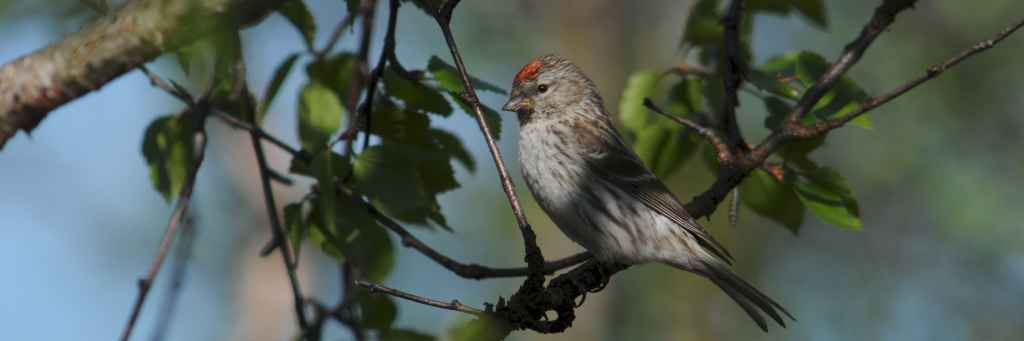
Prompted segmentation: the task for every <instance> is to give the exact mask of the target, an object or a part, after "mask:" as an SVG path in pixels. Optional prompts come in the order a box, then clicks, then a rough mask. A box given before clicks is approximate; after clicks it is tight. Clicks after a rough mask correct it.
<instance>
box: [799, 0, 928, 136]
mask: <svg viewBox="0 0 1024 341" xmlns="http://www.w3.org/2000/svg"><path fill="white" fill-rule="evenodd" d="M916 2H917V0H884V1H883V2H882V4H881V5H878V7H877V8H875V14H874V15H872V16H871V20H870V21H869V22H868V23H867V25H864V28H863V29H861V31H860V35H859V36H857V38H856V39H854V40H853V41H852V42H850V43H849V44H847V45H846V47H845V48H844V49H843V54H842V55H840V56H839V59H838V60H836V62H835V63H833V64H832V67H830V68H829V69H828V70H827V71H825V73H824V74H822V75H821V78H819V79H818V81H817V82H815V83H814V86H812V87H811V88H810V89H807V92H806V93H804V95H803V97H801V98H800V100H799V101H798V102H797V104H796V106H795V107H793V110H792V111H790V113H789V115H787V116H786V122H787V124H796V123H797V121H798V120H799V119H800V118H801V117H803V116H804V115H807V113H808V112H810V111H811V109H812V108H814V105H816V104H818V101H820V100H821V97H822V96H825V93H827V92H828V91H829V90H832V87H833V86H835V83H836V81H838V80H839V78H840V77H842V76H843V74H845V73H846V71H848V70H850V68H851V67H853V65H854V64H857V62H858V61H860V57H861V56H863V55H864V51H867V49H868V47H870V46H871V43H873V42H874V41H875V38H878V36H880V35H881V34H882V33H883V32H885V30H886V29H888V28H889V26H890V25H892V23H893V22H894V21H895V20H896V15H897V14H899V13H900V12H902V11H904V10H907V9H909V8H911V7H913V6H914V4H915V3H916Z"/></svg>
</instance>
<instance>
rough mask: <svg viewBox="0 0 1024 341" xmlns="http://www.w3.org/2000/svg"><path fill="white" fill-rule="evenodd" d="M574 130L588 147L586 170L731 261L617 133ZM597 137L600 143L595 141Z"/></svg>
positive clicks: (728, 261)
mask: <svg viewBox="0 0 1024 341" xmlns="http://www.w3.org/2000/svg"><path fill="white" fill-rule="evenodd" d="M610 129H614V128H610ZM576 133H577V134H580V135H577V138H579V139H580V140H581V142H585V143H583V144H584V145H585V146H587V147H588V148H585V150H586V152H585V153H584V159H586V161H587V166H588V168H589V169H590V171H592V172H593V173H594V174H598V175H599V176H600V178H601V179H602V180H604V181H607V182H608V183H610V184H612V185H613V186H615V187H617V188H619V189H621V190H622V191H623V192H626V193H629V195H630V196H632V197H633V198H635V199H637V200H639V201H640V202H642V203H644V205H645V206H647V207H648V208H650V209H652V210H654V211H655V212H658V214H661V215H662V216H664V217H666V218H668V219H669V220H671V221H672V222H674V223H676V225H679V226H680V227H682V228H683V229H684V230H686V232H687V233H689V234H690V235H691V236H693V238H695V239H696V240H697V242H698V244H700V245H701V246H703V247H704V248H705V249H706V250H708V251H710V252H711V253H712V254H714V255H715V256H717V257H718V258H720V259H722V260H723V261H725V262H726V263H729V264H732V255H730V254H729V251H726V249H725V247H723V246H722V245H721V244H719V243H718V242H717V241H715V239H714V238H713V237H712V236H711V235H710V234H708V232H707V231H706V230H704V228H703V227H701V226H700V225H699V224H697V222H696V221H695V220H694V219H693V217H691V216H690V214H689V213H687V212H686V210H685V209H684V208H683V205H682V204H680V203H679V200H678V199H676V197H675V195H672V192H671V191H669V189H668V187H666V186H665V184H663V183H662V182H661V180H658V178H657V177H655V176H654V174H653V173H651V171H650V170H648V169H647V167H646V166H645V165H644V163H643V161H641V160H640V158H639V157H638V156H637V155H636V153H634V152H633V151H632V150H631V149H629V147H626V146H625V144H623V143H622V141H621V140H620V139H619V138H618V133H617V132H615V131H614V130H610V131H608V133H610V134H599V133H598V132H597V131H592V130H587V129H577V130H576ZM588 135H589V136H588ZM607 136H611V138H610V139H609V138H607ZM586 140H590V141H586ZM599 140H603V141H601V142H604V143H597V142H598V141H599ZM602 149H603V150H602Z"/></svg>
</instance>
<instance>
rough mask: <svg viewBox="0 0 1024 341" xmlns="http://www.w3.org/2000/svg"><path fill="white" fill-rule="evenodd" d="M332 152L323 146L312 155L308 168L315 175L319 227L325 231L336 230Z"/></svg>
mask: <svg viewBox="0 0 1024 341" xmlns="http://www.w3.org/2000/svg"><path fill="white" fill-rule="evenodd" d="M333 154H334V153H333V152H331V150H330V149H326V148H324V149H323V151H321V152H317V153H316V156H315V157H313V162H312V165H311V167H310V168H312V169H313V176H315V177H316V181H317V185H318V186H319V188H320V192H319V193H318V194H317V198H318V199H319V200H320V201H319V207H320V214H321V218H320V224H321V225H320V228H323V229H325V230H327V231H338V227H337V223H336V221H335V214H336V213H335V211H334V210H335V209H337V207H338V205H337V200H336V199H335V192H336V191H335V189H334V188H335V187H334V186H335V182H334V176H335V173H334V169H333V168H334V167H333V163H334V162H333V161H332V159H333V157H332V156H333Z"/></svg>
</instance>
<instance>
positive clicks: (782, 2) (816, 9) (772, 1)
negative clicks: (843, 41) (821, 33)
mask: <svg viewBox="0 0 1024 341" xmlns="http://www.w3.org/2000/svg"><path fill="white" fill-rule="evenodd" d="M746 6H747V8H748V9H749V10H750V11H752V12H756V11H767V12H773V13H777V14H782V15H788V14H790V12H791V11H792V10H796V11H798V12H800V14H802V15H803V16H804V17H806V18H807V19H809V20H810V21H811V22H812V23H814V24H815V25H817V26H819V27H822V28H824V27H828V20H827V19H828V18H827V17H826V16H825V13H826V11H825V3H824V1H823V0H750V1H747V4H746Z"/></svg>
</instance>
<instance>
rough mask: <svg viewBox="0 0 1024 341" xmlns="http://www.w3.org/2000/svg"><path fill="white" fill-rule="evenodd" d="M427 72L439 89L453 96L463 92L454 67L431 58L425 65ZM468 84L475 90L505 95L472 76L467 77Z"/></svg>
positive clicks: (494, 86) (500, 90) (433, 57)
mask: <svg viewBox="0 0 1024 341" xmlns="http://www.w3.org/2000/svg"><path fill="white" fill-rule="evenodd" d="M427 70H430V74H432V75H434V79H435V80H437V82H438V84H439V85H441V88H444V89H445V90H448V91H449V92H452V93H455V94H461V93H463V92H464V91H465V89H464V88H463V87H462V78H461V77H459V71H458V70H457V69H456V68H455V67H454V66H451V65H449V64H448V63H446V62H445V61H444V60H441V58H438V57H437V56H431V57H430V61H429V62H428V63H427ZM469 83H470V85H472V86H473V87H474V88H476V89H477V90H482V91H490V92H495V93H499V94H502V95H505V94H507V93H506V92H505V89H502V88H501V87H498V86H497V85H494V84H491V83H488V82H486V81H483V80H481V79H479V78H476V77H473V76H472V75H470V76H469Z"/></svg>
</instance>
